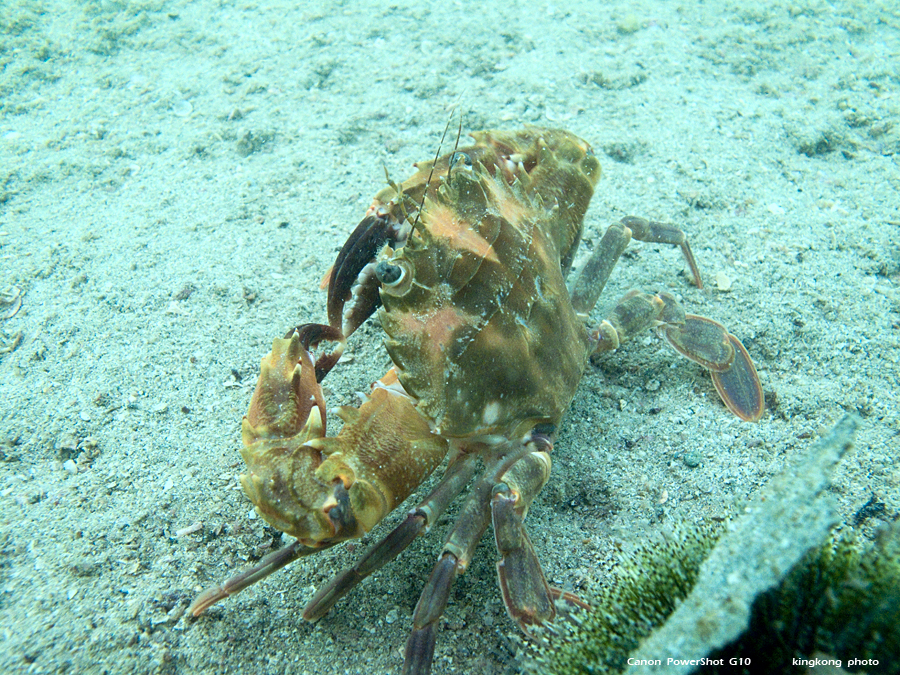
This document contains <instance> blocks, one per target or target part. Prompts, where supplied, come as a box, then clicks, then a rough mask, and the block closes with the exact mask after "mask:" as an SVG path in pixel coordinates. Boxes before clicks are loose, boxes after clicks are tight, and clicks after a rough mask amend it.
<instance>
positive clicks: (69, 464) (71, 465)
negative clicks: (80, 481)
mask: <svg viewBox="0 0 900 675" xmlns="http://www.w3.org/2000/svg"><path fill="white" fill-rule="evenodd" d="M63 468H64V469H65V470H66V471H68V472H69V473H70V474H72V475H73V476H74V475H75V474H76V473H78V465H77V464H76V463H75V462H73V461H72V460H71V459H67V460H66V461H65V462H63Z"/></svg>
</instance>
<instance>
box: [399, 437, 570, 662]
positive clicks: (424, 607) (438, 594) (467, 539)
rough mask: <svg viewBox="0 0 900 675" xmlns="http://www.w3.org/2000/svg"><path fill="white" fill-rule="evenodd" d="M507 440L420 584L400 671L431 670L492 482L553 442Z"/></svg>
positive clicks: (484, 521) (484, 517) (487, 516)
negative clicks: (504, 449) (440, 629)
mask: <svg viewBox="0 0 900 675" xmlns="http://www.w3.org/2000/svg"><path fill="white" fill-rule="evenodd" d="M507 445H508V448H509V451H508V452H506V453H502V452H497V453H496V454H495V457H497V459H496V460H495V461H492V462H490V463H489V464H488V466H487V467H486V468H485V470H484V472H483V473H482V476H481V478H479V479H478V481H476V483H475V486H474V487H473V489H472V491H471V493H470V494H469V497H468V498H467V499H466V502H465V504H464V505H463V507H462V509H461V511H460V514H459V516H457V520H456V526H455V527H454V528H453V531H452V532H451V533H450V536H448V537H447V540H446V542H445V544H444V548H443V549H442V550H441V555H440V558H439V559H438V563H437V565H435V566H434V569H433V570H432V572H431V576H430V577H429V579H428V583H426V584H425V588H423V589H422V595H421V596H420V597H419V602H418V604H416V609H415V612H414V613H413V630H412V633H410V635H409V639H408V640H407V641H406V652H405V660H404V663H403V675H428V673H430V672H431V661H432V659H433V658H434V643H435V639H436V638H437V622H438V620H439V619H440V618H441V616H442V615H443V613H444V609H445V608H446V607H447V599H448V598H449V597H450V589H451V588H453V582H454V581H455V580H456V577H457V576H458V575H459V574H462V573H463V572H465V571H466V568H467V567H468V566H469V562H470V561H471V560H472V555H473V554H474V552H475V549H476V548H477V547H478V544H479V542H480V541H481V537H482V536H483V535H484V533H485V530H487V528H488V525H490V522H491V507H490V502H491V495H492V493H493V491H494V488H495V486H496V485H497V484H498V483H499V482H500V479H501V477H503V476H505V475H507V474H508V473H509V472H510V469H511V467H514V466H516V465H517V464H518V463H519V462H521V461H522V459H523V458H526V457H529V456H531V455H533V454H537V453H539V452H541V451H543V450H549V449H550V448H551V447H552V445H551V444H550V440H549V439H548V438H547V437H546V436H543V435H540V434H533V435H532V436H531V437H530V438H529V439H527V440H526V441H525V442H524V443H518V442H510V443H508V444H507ZM547 469H548V470H549V464H548V466H547ZM520 473H521V472H520ZM544 481H545V482H546V478H545V479H544ZM529 501H530V500H529Z"/></svg>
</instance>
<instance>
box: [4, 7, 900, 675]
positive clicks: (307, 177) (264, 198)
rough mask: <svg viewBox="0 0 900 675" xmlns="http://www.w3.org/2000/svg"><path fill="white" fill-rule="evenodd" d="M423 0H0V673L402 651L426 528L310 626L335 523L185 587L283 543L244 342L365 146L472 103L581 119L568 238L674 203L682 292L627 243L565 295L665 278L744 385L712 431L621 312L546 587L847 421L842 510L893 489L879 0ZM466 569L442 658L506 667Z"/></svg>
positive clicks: (474, 109)
mask: <svg viewBox="0 0 900 675" xmlns="http://www.w3.org/2000/svg"><path fill="white" fill-rule="evenodd" d="M427 4H428V3H416V2H406V3H393V4H389V3H384V4H377V3H362V2H360V3H344V4H333V5H331V4H324V3H283V4H275V3H271V4H270V3H262V2H260V3H252V2H251V3H241V4H238V5H233V4H232V3H217V2H208V1H205V0H203V1H199V2H164V1H159V0H148V1H139V2H107V1H97V2H86V3H69V2H62V1H61V0H60V1H55V2H54V1H50V0H48V1H46V2H41V1H38V2H33V1H31V0H29V1H24V0H23V1H21V2H18V3H16V2H13V1H8V2H4V3H3V7H2V10H0V63H2V66H3V67H2V72H0V259H2V264H0V303H2V305H0V388H2V389H0V391H2V399H0V400H2V403H0V443H2V445H0V505H2V508H0V513H2V515H0V588H2V594H0V672H4V673H58V672H97V673H176V672H178V673H193V672H197V673H207V672H208V673H220V672H221V673H224V672H231V673H236V672H254V673H293V674H296V675H301V674H308V675H320V674H321V675H325V674H328V675H334V674H337V673H360V674H361V673H366V674H368V673H386V674H387V673H390V674H393V673H399V672H400V667H401V663H402V649H403V645H404V643H405V640H406V635H407V632H408V630H409V627H410V623H411V615H412V610H413V608H414V606H415V603H416V600H417V598H418V594H419V591H420V589H421V587H422V585H423V584H424V582H425V580H426V579H427V576H428V573H429V571H430V569H431V566H432V565H433V564H434V562H435V560H436V555H437V553H438V551H439V550H440V546H441V543H442V539H441V537H442V535H443V533H444V532H446V524H442V525H439V526H437V527H435V528H434V530H433V531H432V533H431V534H430V535H429V536H427V537H423V538H420V539H419V540H417V541H416V542H415V543H414V544H413V545H412V546H411V547H410V549H409V550H408V551H407V552H406V553H405V554H404V555H403V556H402V557H401V558H400V559H399V560H397V561H395V563H394V564H393V565H391V566H389V567H386V568H385V569H383V570H382V571H380V572H379V573H377V574H375V575H374V576H373V577H371V578H370V579H368V580H367V581H366V582H364V583H363V584H362V585H361V587H360V588H358V589H357V590H356V591H355V592H353V593H352V594H351V595H350V596H349V597H348V598H346V599H345V600H344V601H342V602H341V603H340V604H339V605H338V606H337V607H335V609H334V610H333V611H332V612H331V613H330V614H329V615H328V616H326V617H325V618H324V619H322V620H321V621H320V622H318V623H317V624H307V623H305V622H303V621H302V619H301V618H300V613H301V611H302V609H303V606H304V604H305V602H306V601H307V600H308V599H309V598H310V596H311V594H312V592H313V590H314V589H315V588H316V587H318V586H319V585H321V584H323V583H325V582H326V581H327V580H328V579H329V578H330V576H331V575H332V574H333V573H334V572H336V571H337V570H338V569H340V568H341V567H343V566H345V565H347V564H349V563H350V562H351V561H352V560H354V558H355V556H358V555H359V553H360V551H361V550H362V546H361V545H360V544H356V545H353V544H350V545H345V546H339V547H336V548H335V549H331V550H329V551H327V552H324V553H322V554H321V555H319V556H317V557H314V558H310V559H306V560H302V561H299V562H297V563H295V564H294V565H292V566H291V567H289V568H287V569H285V570H282V571H281V572H279V573H278V574H277V575H275V576H273V577H271V578H269V579H267V580H265V581H264V582H262V583H261V584H259V585H257V586H256V587H254V588H252V589H249V590H247V591H245V592H243V593H242V594H240V595H238V596H236V597H234V598H232V599H230V600H228V601H226V602H223V603H221V604H220V605H218V606H216V607H214V608H213V609H211V610H210V611H209V612H208V613H207V615H205V616H203V617H202V618H201V619H200V620H197V621H189V620H188V619H187V617H185V616H184V610H185V608H186V607H187V605H188V604H189V603H190V602H191V600H192V599H193V598H194V596H195V595H196V593H197V592H198V591H199V590H201V589H202V588H205V587H207V586H209V585H210V584H213V583H217V582H219V581H221V580H223V579H224V578H225V577H226V576H228V575H229V574H230V573H232V572H233V571H235V570H237V569H239V568H241V567H242V566H245V565H247V564H248V563H249V562H251V561H253V560H255V559H257V558H258V557H259V556H260V555H263V554H265V553H266V552H268V551H269V550H271V547H272V546H277V545H279V540H278V535H277V533H276V532H275V531H274V530H272V529H270V528H268V527H266V526H264V524H263V522H262V521H261V520H260V519H258V518H254V517H253V515H252V512H251V511H252V510H251V505H250V503H249V501H248V500H247V499H246V497H244V495H243V493H242V492H241V490H240V487H239V485H238V482H237V477H238V475H239V474H240V473H241V471H242V462H241V460H240V456H239V454H238V448H239V444H240V420H241V416H242V415H243V414H244V412H245V411H246V408H247V405H248V403H249V400H250V395H251V393H252V388H253V385H254V383H255V381H256V376H257V373H258V368H259V362H260V360H261V359H262V357H263V356H264V355H265V354H266V353H267V352H268V350H269V349H270V347H271V341H272V338H274V337H280V336H282V335H283V334H284V332H285V330H286V329H287V328H288V327H290V326H292V325H296V324H297V323H301V322H305V321H323V320H324V318H325V310H324V306H325V295H324V293H322V292H321V291H320V290H319V289H318V284H319V280H320V279H321V277H322V274H323V273H324V272H325V270H326V269H327V268H328V266H329V265H330V263H331V261H332V260H333V258H334V256H335V255H336V253H337V251H338V250H339V248H340V246H341V245H342V243H343V242H344V240H345V238H346V236H347V235H348V234H349V232H350V231H351V230H352V228H353V227H354V226H355V225H356V223H357V222H359V220H360V218H361V217H362V215H363V213H364V211H365V209H366V207H367V206H368V204H369V202H370V200H371V198H372V196H373V195H374V194H375V193H376V192H377V191H378V190H379V189H380V188H381V187H382V186H383V185H384V183H385V178H384V170H383V167H384V166H386V167H387V169H388V170H389V172H390V174H391V177H392V178H393V179H395V180H401V179H403V178H405V177H406V176H407V175H409V174H410V173H411V172H412V167H411V164H412V162H414V161H417V160H427V159H430V158H431V157H433V156H434V153H435V151H436V147H437V143H438V140H439V139H440V136H441V132H442V131H443V129H444V126H445V124H446V123H447V119H448V116H449V114H450V113H449V110H450V108H451V107H452V106H454V105H458V107H457V110H459V111H461V112H462V113H463V126H464V129H465V130H477V129H482V128H497V127H501V128H515V127H520V126H522V125H523V124H534V125H540V126H549V127H562V128H565V129H568V130H570V131H572V132H574V133H576V134H578V135H579V136H581V137H583V138H585V139H586V140H588V141H589V142H590V143H591V144H592V145H593V147H594V149H595V151H596V152H597V154H598V156H599V157H600V159H601V164H602V167H603V172H604V175H603V178H602V179H601V181H600V184H599V186H598V190H597V192H596V194H595V196H594V199H593V202H592V204H591V207H590V209H589V211H588V215H587V218H586V222H585V240H584V251H583V252H584V253H586V252H587V251H589V250H590V247H591V246H592V245H593V244H594V243H596V242H597V241H599V238H600V236H601V235H602V233H603V231H604V229H605V228H606V226H607V225H608V224H609V223H610V222H613V221H614V220H617V219H618V218H620V217H622V216H624V215H627V214H635V215H641V216H645V217H649V218H653V219H657V220H664V221H669V222H673V223H676V224H678V225H679V226H680V227H682V228H683V229H684V230H685V231H686V232H687V234H688V236H689V238H690V242H691V245H692V247H693V250H694V253H695V255H696V257H697V260H698V263H699V265H700V268H701V271H702V272H703V274H704V276H705V281H706V284H707V286H708V289H707V290H706V291H700V290H698V289H696V288H695V287H693V286H692V285H691V283H690V281H689V277H688V276H687V275H686V274H685V272H684V270H685V265H684V263H683V261H682V259H681V253H680V251H679V250H677V249H674V248H670V247H665V246H657V245H644V244H640V243H635V244H633V245H632V246H631V247H630V249H629V251H628V252H627V253H626V254H625V256H623V259H622V261H621V262H620V264H619V266H618V267H617V269H616V270H615V272H614V274H613V277H612V280H611V282H610V284H609V286H608V287H607V289H606V291H605V292H604V295H603V296H602V297H601V299H600V302H599V304H598V308H597V310H596V311H595V313H594V315H593V319H594V320H595V321H599V320H600V319H601V318H602V317H603V316H604V313H605V312H606V311H608V310H609V308H610V307H611V306H612V305H613V304H614V303H615V301H616V300H617V299H618V298H619V297H620V296H621V295H622V294H624V293H625V292H626V291H628V290H629V289H631V288H642V289H644V290H647V291H662V290H667V291H669V292H671V293H673V294H675V295H676V296H677V297H679V299H681V301H682V302H683V304H684V306H685V307H686V308H687V310H688V311H691V312H695V313H698V314H703V315H706V316H709V317H712V318H714V319H716V320H718V321H720V322H722V323H723V324H725V326H726V327H728V328H729V330H731V331H732V332H733V333H734V334H735V335H737V336H738V337H739V338H740V339H741V340H743V342H744V344H745V345H746V347H747V349H748V350H749V352H750V354H751V355H752V357H753V358H754V360H755V362H756V364H757V367H758V369H759V372H760V377H761V379H762V381H763V386H764V389H765V391H766V395H767V401H768V404H769V410H768V412H767V414H766V415H765V416H764V418H763V419H762V421H761V422H760V423H758V424H747V423H743V422H740V421H739V420H737V419H736V418H734V417H733V416H731V415H730V414H729V413H728V412H727V410H726V409H725V408H724V406H723V405H722V404H721V403H720V402H719V400H718V398H717V396H716V393H715V390H714V388H713V385H712V382H711V381H710V379H709V377H708V375H707V374H706V373H705V372H704V371H703V369H702V368H700V367H699V366H696V365H693V364H691V363H689V362H688V361H686V360H685V359H683V358H681V357H679V356H678V355H677V354H675V353H674V352H673V351H672V350H671V349H669V348H668V347H667V345H666V344H665V342H664V341H663V340H661V339H659V338H658V337H657V336H656V335H654V334H652V333H648V334H647V335H646V336H641V337H640V338H638V339H636V340H634V341H633V342H632V343H629V344H626V345H624V346H623V348H622V349H620V350H619V351H618V352H617V353H615V354H612V355H607V356H606V357H604V358H603V359H601V360H600V361H599V363H598V364H597V365H594V366H591V367H590V368H589V369H588V371H587V372H586V374H585V377H584V380H583V381H582V383H581V387H580V389H579V392H578V395H577V397H576V399H575V401H574V403H573V405H572V408H571V410H570V412H569V414H568V417H567V420H566V422H565V425H564V427H563V429H562V431H561V433H560V435H559V438H558V441H557V443H556V445H555V447H554V451H553V460H554V469H553V476H552V478H551V479H550V482H549V484H548V485H547V487H546V488H545V489H544V491H543V493H542V494H541V495H540V496H539V497H538V499H537V500H536V501H535V503H534V506H533V507H532V509H531V511H530V513H529V517H528V519H527V521H526V524H527V526H528V529H529V531H530V533H531V536H532V539H533V541H534V544H535V547H536V548H537V551H538V553H539V555H540V557H541V560H542V562H543V564H544V568H545V571H546V574H547V576H548V579H549V580H550V583H552V584H555V585H558V586H561V587H564V588H568V589H572V590H575V591H576V592H577V591H578V590H579V589H581V588H582V587H583V586H584V585H585V584H586V583H587V582H588V581H589V580H594V579H602V578H603V577H604V575H606V574H607V572H608V570H609V568H610V565H611V564H612V562H611V561H612V560H613V559H614V558H615V556H616V553H617V550H618V549H620V548H623V547H624V548H628V547H630V546H633V545H636V544H638V543H640V542H643V541H646V540H647V539H648V538H649V537H652V536H654V535H655V534H658V533H659V532H660V531H661V530H664V529H665V528H666V527H667V526H668V525H669V524H671V523H673V522H676V521H688V522H692V521H696V520H698V519H701V518H709V517H712V518H723V517H727V516H728V515H730V514H733V513H735V512H737V511H739V510H740V509H741V508H742V504H743V502H744V500H745V499H747V498H748V496H749V497H750V498H751V499H752V497H753V495H754V494H755V493H756V492H757V491H758V490H759V489H760V487H761V486H763V485H765V484H766V483H767V481H768V480H769V478H770V477H771V476H773V475H774V474H776V473H777V472H778V471H779V470H780V469H781V468H782V467H783V466H784V465H785V463H787V462H795V461H797V460H798V458H800V457H802V456H803V454H804V453H805V452H806V451H807V450H808V449H809V448H810V447H812V445H813V444H814V443H815V441H816V439H817V437H818V436H819V435H820V434H821V433H822V432H824V431H825V430H827V429H829V428H830V427H831V426H832V425H833V424H834V423H835V422H836V421H837V420H838V419H840V418H841V417H843V415H844V414H845V413H846V412H853V413H856V414H858V415H859V416H860V417H861V424H860V428H859V431H858V433H857V441H856V447H855V448H854V449H853V450H851V451H850V452H849V453H848V455H847V456H846V457H845V458H844V460H843V461H842V463H841V464H840V465H839V466H838V469H837V472H836V474H835V478H834V481H833V485H832V487H831V490H832V492H833V493H834V496H835V498H836V501H837V503H838V506H839V510H840V517H841V518H842V520H843V521H844V522H847V523H854V522H856V523H857V524H856V527H857V528H858V529H859V530H861V531H862V532H863V533H864V534H865V535H867V536H871V534H872V533H873V532H874V530H875V528H877V526H878V525H879V523H880V522H881V521H882V520H885V519H891V518H895V517H896V516H897V513H898V510H900V451H898V447H900V437H898V433H900V423H898V409H900V400H898V397H900V386H898V384H900V382H898V380H900V377H898V373H900V364H898V359H900V349H898V345H900V288H898V285H900V198H898V188H900V167H898V158H900V125H898V124H897V120H898V119H900V26H898V23H900V19H898V16H897V14H896V6H895V5H894V4H893V3H888V2H871V1H865V2H863V1H860V2H833V3H826V2H819V1H815V0H811V1H808V2H807V1H800V2H772V3H758V4H753V3H749V4H748V3H745V2H724V3H694V2H684V3H677V4H676V3H653V2H637V3H635V2H627V3H626V2H611V3H596V2H569V3H558V4H548V3H535V4H533V5H530V6H529V7H527V8H524V9H523V8H522V7H518V6H516V7H514V6H513V5H512V4H506V3H493V4H477V5H476V4H475V3H447V2H444V3H436V4H434V5H433V8H430V7H428V6H427ZM713 4H715V6H713ZM580 260H583V257H581V258H579V259H578V260H577V261H576V267H577V266H578V264H579V261H580ZM380 339H381V338H380V329H379V328H378V326H377V324H376V323H375V322H372V321H370V322H369V323H368V324H366V325H365V326H364V327H363V328H361V329H360V330H359V331H357V333H356V334H355V335H354V336H353V338H352V340H351V343H350V348H349V350H348V353H347V358H345V359H344V360H343V362H342V363H341V364H340V366H339V367H338V368H337V369H335V370H334V371H333V372H332V373H331V374H330V375H329V377H328V379H327V380H326V382H325V385H326V395H327V398H328V403H329V405H330V406H334V405H341V404H355V403H358V401H359V395H358V392H361V391H364V390H366V389H367V387H368V385H369V383H370V382H371V381H372V380H374V379H376V378H377V377H379V376H380V375H381V374H382V373H383V371H384V369H385V368H386V367H387V365H388V359H387V356H386V353H385V352H384V350H383V349H382V347H381V345H380ZM351 357H352V358H351ZM426 488H427V485H426V486H423V488H422V490H421V491H420V492H422V491H424V490H425V489H426ZM873 496H874V500H875V502H874V503H875V504H879V503H880V504H883V508H880V509H879V508H872V507H869V508H868V509H863V507H864V506H865V505H866V504H867V503H869V502H870V500H872V499H873ZM861 509H862V510H861ZM453 514H454V511H453V510H451V512H450V516H449V517H450V518H452V517H453ZM857 516H858V517H857ZM402 518H403V509H400V510H398V511H397V512H396V513H394V514H393V515H392V516H391V517H390V518H388V519H387V520H386V521H385V522H384V523H382V524H381V525H380V526H379V527H378V528H376V530H374V531H373V532H372V533H371V535H370V536H369V537H367V540H366V541H367V542H370V541H373V540H376V539H377V538H378V537H380V536H383V535H384V534H386V533H387V532H388V531H389V528H391V527H393V526H394V525H396V523H398V522H399V521H400V519H402ZM448 522H449V521H448ZM495 562H496V552H495V550H494V549H493V544H492V542H491V541H490V539H489V537H486V538H485V541H484V542H482V546H481V548H480V549H479V555H478V556H477V557H476V559H475V560H474V562H473V563H472V565H471V566H470V568H469V569H468V571H467V572H466V574H465V575H464V576H463V577H461V578H460V579H459V580H458V581H457V583H456V586H455V589H454V590H453V592H452V593H451V597H450V604H449V606H448V608H447V612H446V614H445V617H444V619H443V621H442V622H441V629H440V633H439V636H438V643H437V649H436V653H435V668H434V672H435V673H436V674H438V673H485V674H498V675H499V674H507V673H515V672H517V671H518V669H519V657H518V654H519V653H520V652H521V651H522V649H523V642H522V638H521V636H520V635H519V633H518V632H517V630H516V628H515V626H514V624H513V623H512V622H511V621H510V620H509V619H508V618H507V616H506V613H505V610H504V608H503V605H502V602H501V598H500V594H499V591H498V590H497V587H496V581H495V576H496V575H495V570H494V564H495Z"/></svg>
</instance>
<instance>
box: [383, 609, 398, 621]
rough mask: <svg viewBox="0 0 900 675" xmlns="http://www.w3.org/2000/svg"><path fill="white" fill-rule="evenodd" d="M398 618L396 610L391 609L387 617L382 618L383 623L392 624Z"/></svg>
mask: <svg viewBox="0 0 900 675" xmlns="http://www.w3.org/2000/svg"><path fill="white" fill-rule="evenodd" d="M398 618H399V613H398V612H397V610H396V609H392V610H391V611H390V612H388V613H387V615H386V616H385V617H384V622H385V623H394V622H395V621H396V620H397V619H398Z"/></svg>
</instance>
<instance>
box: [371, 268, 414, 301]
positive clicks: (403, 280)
mask: <svg viewBox="0 0 900 675" xmlns="http://www.w3.org/2000/svg"><path fill="white" fill-rule="evenodd" d="M375 278H376V279H378V281H379V283H380V284H381V290H382V292H384V293H388V294H390V295H404V294H405V293H406V291H408V290H409V286H410V283H411V282H412V270H410V268H409V264H408V263H406V262H405V261H403V260H398V261H396V262H388V261H387V260H382V261H381V262H380V263H378V264H377V265H375Z"/></svg>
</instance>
